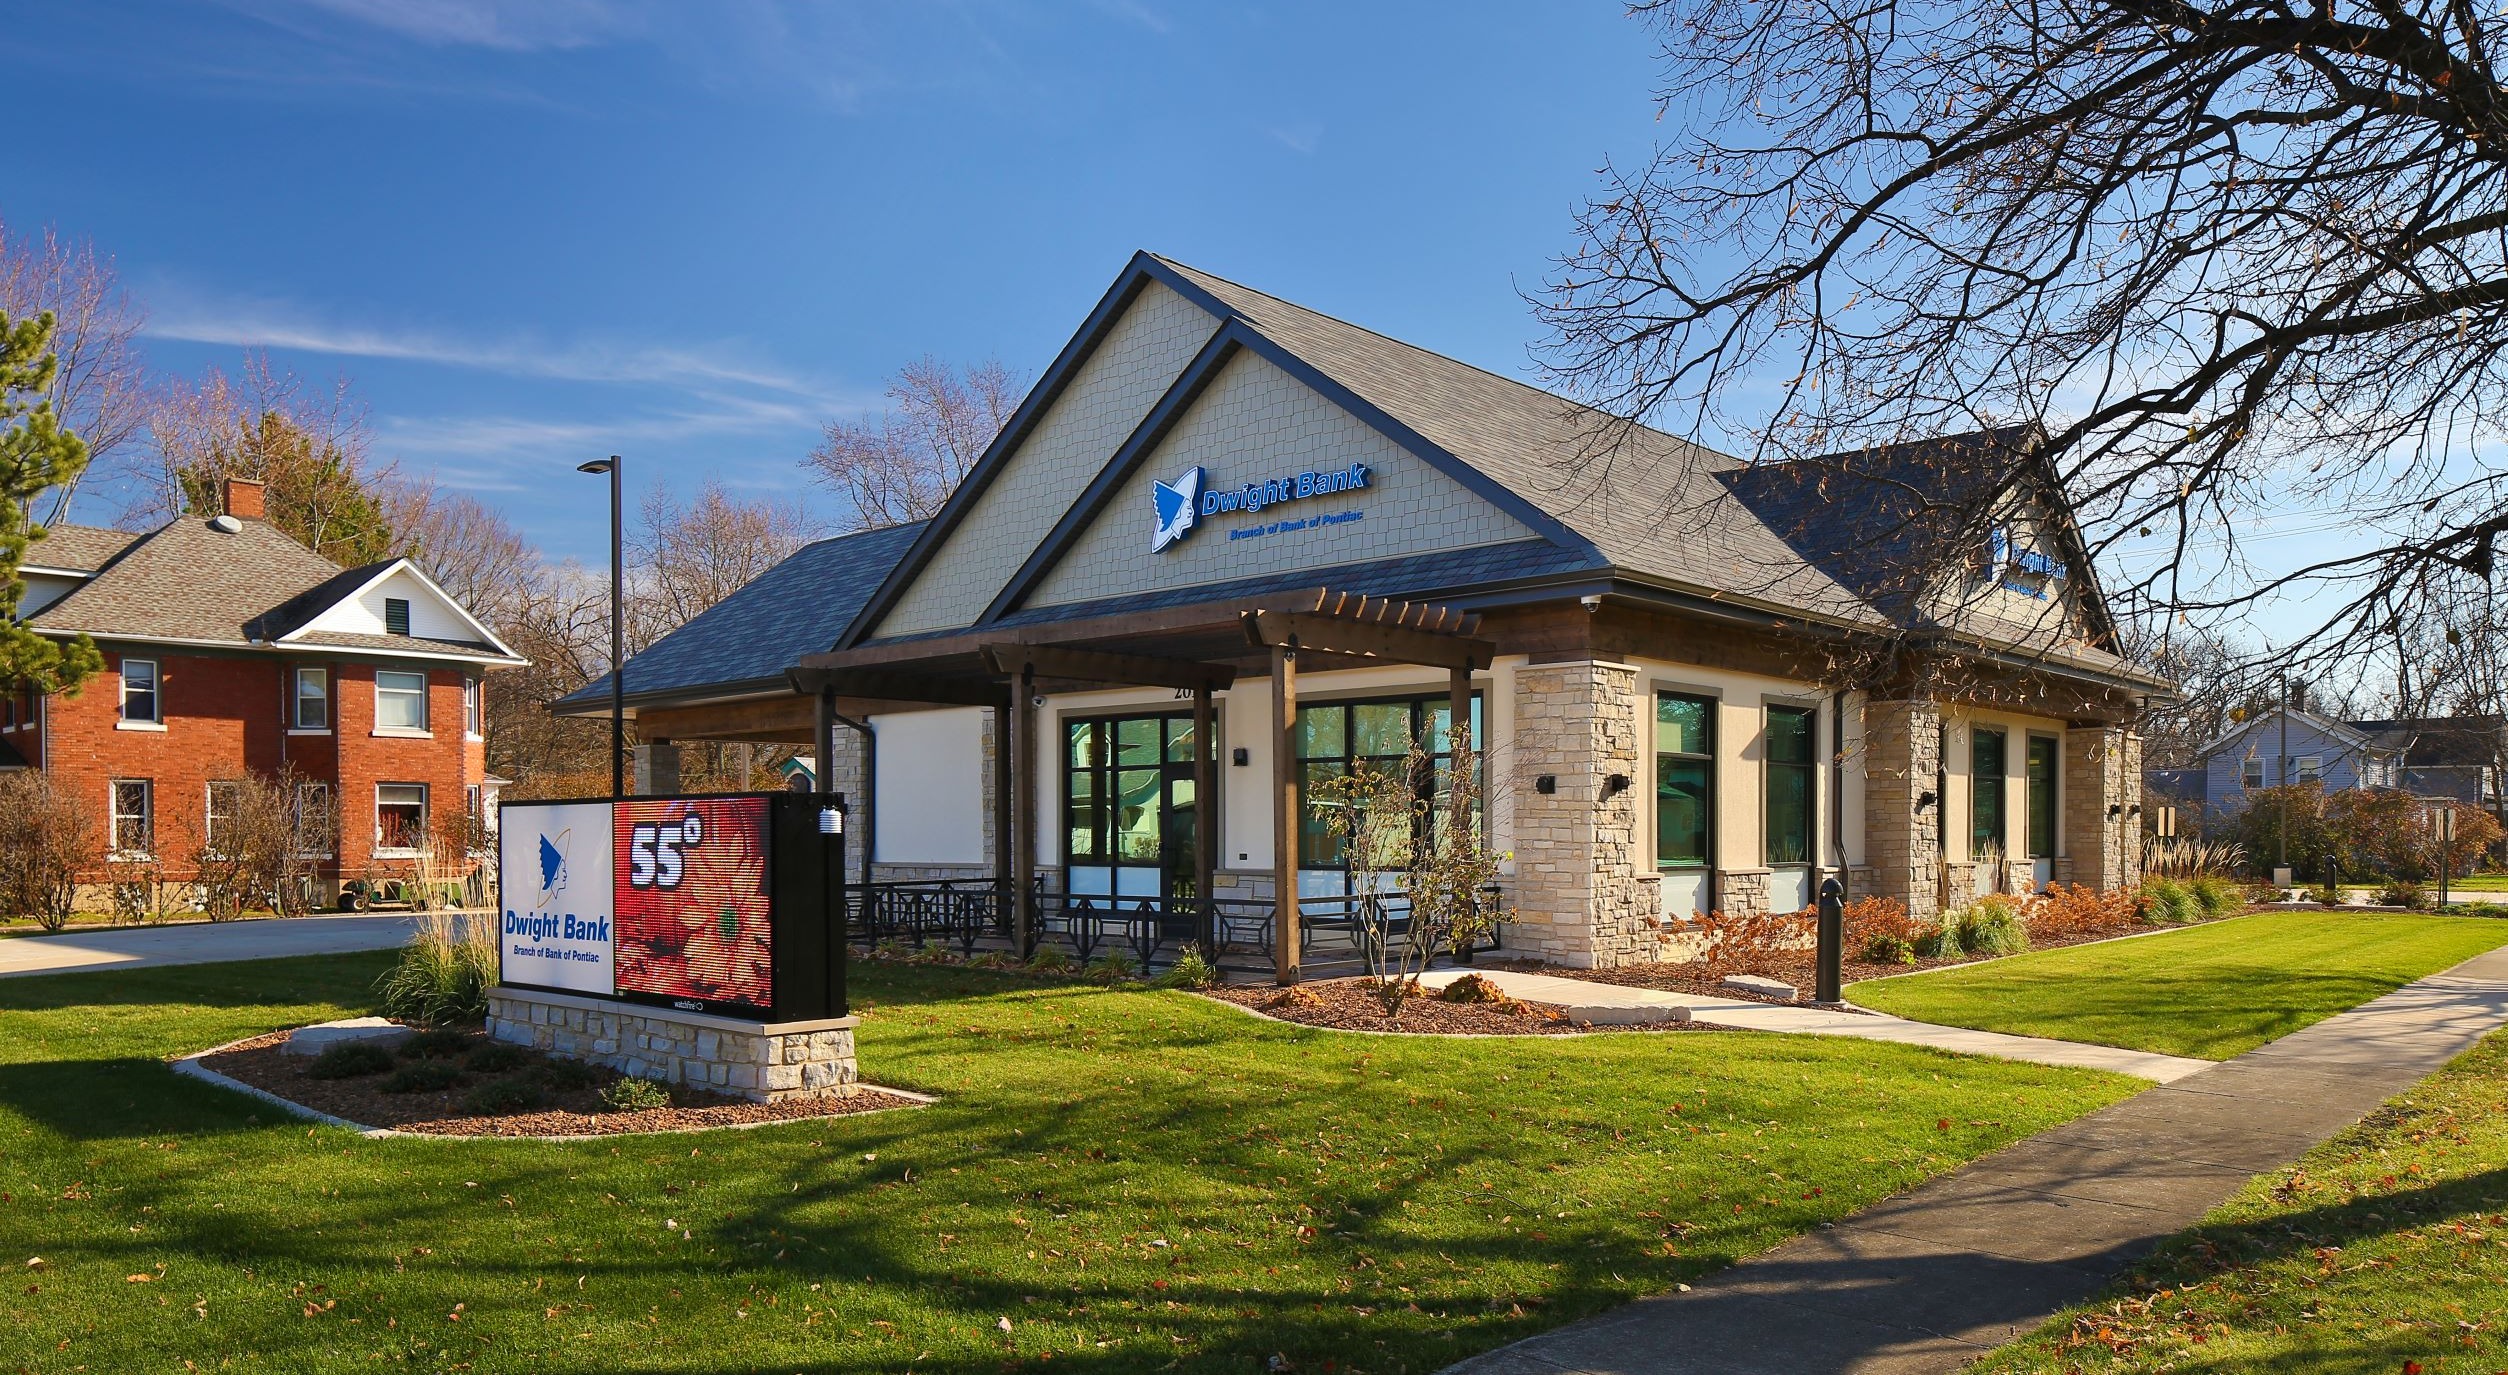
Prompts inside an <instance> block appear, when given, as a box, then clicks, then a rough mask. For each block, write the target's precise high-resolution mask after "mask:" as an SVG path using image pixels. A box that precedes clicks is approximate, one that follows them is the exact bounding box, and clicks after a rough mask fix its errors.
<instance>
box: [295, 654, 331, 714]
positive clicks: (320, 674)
mask: <svg viewBox="0 0 2508 1375" xmlns="http://www.w3.org/2000/svg"><path fill="white" fill-rule="evenodd" d="M288 719H289V721H290V722H291V723H293V725H294V726H295V728H296V729H298V730H329V729H330V728H331V679H330V674H329V671H328V670H326V669H323V668H320V667H317V666H314V665H311V664H308V665H303V666H301V667H299V668H298V669H297V670H296V690H295V709H294V711H293V712H292V713H291V715H290V716H289V718H288Z"/></svg>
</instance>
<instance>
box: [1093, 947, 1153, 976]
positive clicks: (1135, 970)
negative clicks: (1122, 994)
mask: <svg viewBox="0 0 2508 1375" xmlns="http://www.w3.org/2000/svg"><path fill="white" fill-rule="evenodd" d="M1140 973H1141V966H1140V965H1139V963H1137V962H1136V961H1134V960H1133V958H1132V956H1131V955H1130V954H1128V953H1126V952H1124V951H1121V950H1109V951H1107V952H1106V953H1105V954H1103V955H1100V956H1098V957H1097V958H1096V959H1093V960H1091V961H1089V964H1088V976H1089V977H1090V978H1092V979H1095V980H1097V981H1098V982H1099V983H1102V984H1119V983H1123V982H1125V981H1126V980H1129V979H1134V978H1138V977H1139V976H1140Z"/></svg>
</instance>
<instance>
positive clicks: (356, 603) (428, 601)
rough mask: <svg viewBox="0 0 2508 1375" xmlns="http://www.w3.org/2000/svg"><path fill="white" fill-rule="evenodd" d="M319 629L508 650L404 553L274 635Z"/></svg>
mask: <svg viewBox="0 0 2508 1375" xmlns="http://www.w3.org/2000/svg"><path fill="white" fill-rule="evenodd" d="M320 635H374V636H382V637H385V638H400V637H403V636H406V637H409V638H412V639H418V640H449V641H454V642H457V643H464V644H479V645H487V646H490V647H492V648H494V649H495V650H497V651H498V652H500V653H502V654H505V655H508V656H512V655H513V651H512V650H511V649H509V648H507V647H506V645H505V642H504V641H502V640H499V639H498V638H497V637H496V634H495V632H493V631H491V630H489V629H488V628H487V627H486V626H485V625H482V624H481V623H480V622H479V621H478V619H477V618H476V617H473V616H472V615H471V614H470V613H469V612H467V611H464V610H463V609H462V607H461V604H460V603H458V602H456V601H454V600H453V598H452V597H451V596H450V595H448V594H447V593H446V592H445V591H444V589H442V588H440V587H437V586H436V585H435V583H434V582H433V581H431V580H429V579H428V577H427V575H426V574H424V573H421V572H419V571H418V568H417V566H416V565H415V564H412V563H411V562H410V561H409V560H407V559H396V560H394V561H393V562H391V563H389V564H387V565H385V566H383V567H382V568H379V569H377V570H376V571H375V574H374V576H373V577H370V578H368V579H367V580H366V581H365V582H364V583H363V584H361V585H359V586H358V587H357V589H356V590H355V591H353V592H350V593H349V594H347V595H346V596H343V597H341V598H340V599H339V600H338V601H335V602H333V603H331V604H330V605H329V606H327V607H324V608H323V609H322V610H321V611H319V612H316V613H315V614H314V616H313V617H312V618H311V619H309V620H307V621H306V622H305V623H304V624H303V625H300V626H298V627H297V628H295V629H294V630H291V631H289V632H288V633H287V634H285V635H282V636H280V637H279V643H281V644H286V643H288V642H289V641H292V640H303V639H307V638H310V637H314V636H320Z"/></svg>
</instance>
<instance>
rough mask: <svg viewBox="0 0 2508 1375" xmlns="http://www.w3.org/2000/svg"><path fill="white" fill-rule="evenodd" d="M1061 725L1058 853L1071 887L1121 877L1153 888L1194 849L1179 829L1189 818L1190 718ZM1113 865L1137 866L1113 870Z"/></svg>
mask: <svg viewBox="0 0 2508 1375" xmlns="http://www.w3.org/2000/svg"><path fill="white" fill-rule="evenodd" d="M1063 730H1064V734H1065V744H1066V746H1067V748H1068V750H1069V754H1068V756H1067V762H1066V766H1065V769H1064V773H1063V801H1064V807H1063V824H1064V831H1065V834H1066V836H1067V840H1066V842H1065V848H1064V851H1063V853H1064V856H1065V858H1066V860H1067V861H1068V862H1069V863H1070V864H1071V866H1072V867H1073V873H1074V875H1075V877H1074V879H1073V880H1072V883H1073V888H1072V891H1074V892H1087V891H1091V888H1092V886H1094V887H1095V891H1098V892H1110V893H1111V892H1122V891H1125V888H1124V882H1129V883H1132V884H1136V885H1138V884H1149V885H1150V886H1151V887H1153V888H1155V887H1156V886H1157V885H1158V884H1160V883H1164V882H1166V879H1165V878H1164V877H1163V875H1164V873H1165V872H1166V871H1170V870H1176V869H1179V868H1189V867H1190V865H1191V862H1192V853H1193V850H1192V846H1191V845H1190V844H1189V843H1187V842H1188V841H1189V836H1187V835H1185V834H1184V833H1183V830H1184V828H1186V827H1189V826H1190V825H1191V824H1192V822H1191V820H1190V813H1191V810H1192V803H1193V780H1192V775H1191V771H1190V766H1191V764H1192V762H1193V718H1192V717H1190V716H1177V715H1160V716H1123V717H1109V718H1096V719H1090V720H1070V721H1065V722H1064V723H1063ZM1171 766H1174V767H1171ZM1110 867H1126V868H1131V869H1133V870H1135V871H1136V872H1134V873H1130V874H1120V875H1118V874H1110V873H1108V872H1107V871H1108V869H1109V868H1110ZM1083 871H1086V872H1083ZM1152 871H1158V872H1156V873H1153V872H1152ZM1136 891H1139V890H1136Z"/></svg>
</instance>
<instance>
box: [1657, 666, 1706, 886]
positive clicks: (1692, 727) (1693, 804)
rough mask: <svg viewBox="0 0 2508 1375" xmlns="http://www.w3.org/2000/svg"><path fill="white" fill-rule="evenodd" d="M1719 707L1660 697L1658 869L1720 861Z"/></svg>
mask: <svg viewBox="0 0 2508 1375" xmlns="http://www.w3.org/2000/svg"><path fill="white" fill-rule="evenodd" d="M1715 722H1716V703H1715V699H1714V698H1712V697H1692V696H1689V695H1687V694H1684V693H1678V692H1658V693H1656V694H1655V867H1656V868H1658V869H1704V868H1708V867H1710V866H1711V865H1713V863H1714V862H1715V859H1714V856H1715V798H1716V725H1715Z"/></svg>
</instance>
